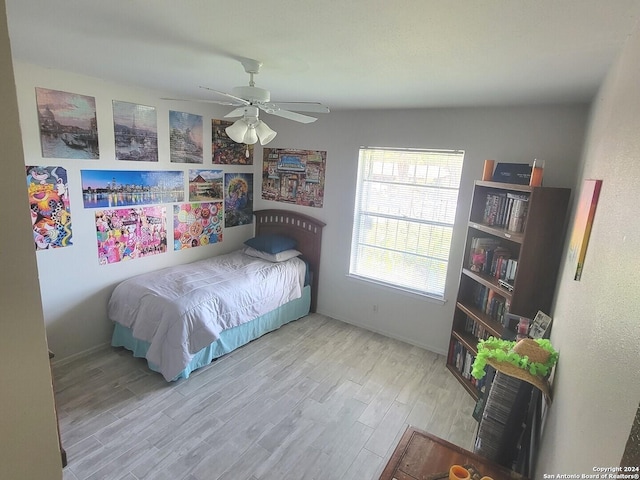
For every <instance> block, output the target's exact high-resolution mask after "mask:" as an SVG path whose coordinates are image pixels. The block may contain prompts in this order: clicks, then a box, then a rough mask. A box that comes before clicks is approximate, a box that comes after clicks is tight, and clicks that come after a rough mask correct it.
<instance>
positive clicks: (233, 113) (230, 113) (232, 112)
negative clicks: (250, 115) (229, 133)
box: [225, 107, 245, 118]
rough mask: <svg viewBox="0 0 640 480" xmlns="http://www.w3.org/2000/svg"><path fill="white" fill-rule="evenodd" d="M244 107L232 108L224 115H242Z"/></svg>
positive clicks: (228, 116)
mask: <svg viewBox="0 0 640 480" xmlns="http://www.w3.org/2000/svg"><path fill="white" fill-rule="evenodd" d="M244 112H245V108H244V107H238V108H236V109H234V110H231V111H230V112H229V113H227V114H226V115H225V118H233V117H242V116H243V115H244Z"/></svg>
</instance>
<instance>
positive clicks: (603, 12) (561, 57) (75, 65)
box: [5, 0, 640, 110]
mask: <svg viewBox="0 0 640 480" xmlns="http://www.w3.org/2000/svg"><path fill="white" fill-rule="evenodd" d="M5 1H6V6H7V17H8V25H9V35H10V39H11V46H12V52H13V57H14V60H15V61H20V62H27V63H33V64H37V65H41V66H44V67H48V68H54V69H60V70H64V71H69V72H76V73H79V74H85V75H89V76H93V77H98V78H101V79H105V80H109V81H113V82H116V83H119V84H123V85H132V86H142V87H147V88H151V89H154V90H159V91H161V92H167V93H169V94H170V95H174V96H179V97H181V98H182V97H185V98H208V99H216V100H218V99H220V98H216V97H215V94H213V93H211V92H206V91H204V90H202V89H199V88H198V86H200V85H204V86H207V87H211V88H214V89H217V90H222V91H226V92H229V91H230V90H231V88H232V87H234V86H238V85H246V84H247V83H248V75H247V74H246V73H245V72H244V69H243V67H242V65H241V63H240V60H241V59H242V58H253V59H257V60H260V61H262V62H263V67H262V70H261V73H260V74H259V75H258V76H257V77H256V85H257V86H260V87H263V88H266V89H268V90H270V91H271V99H272V100H273V101H319V102H322V103H324V104H326V105H329V106H330V107H331V108H332V110H340V109H354V108H357V109H360V108H366V109H369V108H420V107H450V106H481V105H482V106H484V105H500V106H502V105H516V104H538V103H565V102H587V101H589V100H590V99H591V98H592V97H593V95H594V94H595V92H596V90H597V88H598V86H599V85H600V83H601V81H602V79H603V78H604V75H605V73H606V72H607V69H608V68H609V66H610V65H611V63H612V61H613V60H614V58H615V56H616V54H617V52H618V51H619V50H620V48H621V46H622V44H623V43H624V41H625V39H626V38H627V36H628V35H629V34H630V33H631V31H632V30H633V29H634V27H635V25H636V24H637V23H638V19H639V16H640V0H402V1H400V0H395V1H394V0H385V1H383V0H314V1H304V0H260V1H257V0H245V1H230V0H227V1H221V0H100V1H97V0H5Z"/></svg>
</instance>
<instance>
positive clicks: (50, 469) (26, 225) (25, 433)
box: [0, 0, 62, 480]
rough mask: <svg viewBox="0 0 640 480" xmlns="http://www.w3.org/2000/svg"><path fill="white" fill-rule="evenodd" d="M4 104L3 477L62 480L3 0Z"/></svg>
mask: <svg viewBox="0 0 640 480" xmlns="http://www.w3.org/2000/svg"><path fill="white" fill-rule="evenodd" d="M0 103H1V104H2V113H3V115H2V119H1V120H0V145H2V152H1V153H0V157H1V161H2V164H3V169H2V178H3V185H2V188H1V189H0V202H1V203H2V205H3V206H4V208H3V209H2V215H1V218H2V223H3V224H4V226H5V230H4V231H3V234H2V235H0V265H1V266H2V267H1V268H0V284H1V285H2V287H1V288H0V305H1V306H2V307H1V308H2V313H1V314H0V384H1V385H2V386H1V387H0V389H1V393H0V432H2V433H0V478H2V479H14V478H15V479H23V478H24V479H44V478H46V479H51V480H55V479H61V478H62V463H61V460H60V450H59V447H58V436H57V430H56V417H55V411H54V401H53V391H52V388H51V371H50V369H49V355H48V353H47V342H46V336H45V328H44V319H43V315H42V306H41V304H40V291H39V287H38V269H37V265H36V261H35V257H34V255H33V244H32V240H31V237H32V234H31V222H30V221H29V204H28V201H27V192H26V190H25V189H24V188H21V185H22V179H24V167H22V155H23V152H22V144H21V139H20V125H19V123H18V103H17V101H16V90H15V81H14V77H13V70H12V62H11V50H10V48H9V36H8V33H7V21H6V12H5V2H4V0H0ZM7 206H8V208H7ZM7 226H8V227H9V228H6V227H7ZM34 459H37V461H34Z"/></svg>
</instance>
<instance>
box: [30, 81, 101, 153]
mask: <svg viewBox="0 0 640 480" xmlns="http://www.w3.org/2000/svg"><path fill="white" fill-rule="evenodd" d="M36 104H37V106H38V122H39V124H40V143H41V145H42V156H43V157H44V158H79V159H97V158H100V150H99V148H98V121H97V118H96V99H95V98H94V97H89V96H86V95H78V94H75V93H68V92H60V91H58V90H48V89H46V88H38V87H36Z"/></svg>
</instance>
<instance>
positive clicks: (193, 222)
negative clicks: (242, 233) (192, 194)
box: [173, 202, 223, 250]
mask: <svg viewBox="0 0 640 480" xmlns="http://www.w3.org/2000/svg"><path fill="white" fill-rule="evenodd" d="M222 214H223V210H222V202H211V203H184V204H182V205H174V206H173V249H174V250H183V249H185V248H192V247H199V246H201V245H209V244H210V243H219V242H221V241H222Z"/></svg>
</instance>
